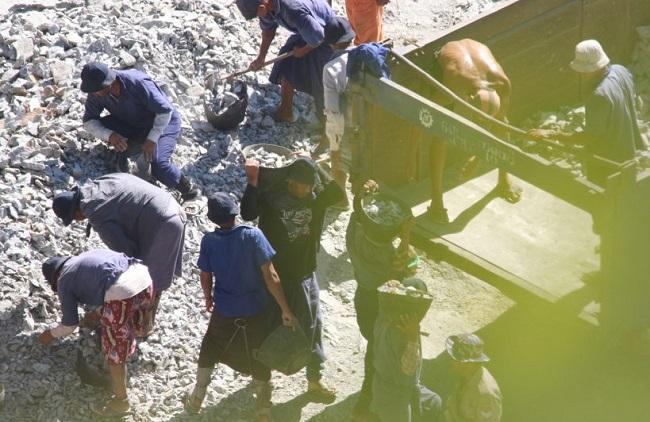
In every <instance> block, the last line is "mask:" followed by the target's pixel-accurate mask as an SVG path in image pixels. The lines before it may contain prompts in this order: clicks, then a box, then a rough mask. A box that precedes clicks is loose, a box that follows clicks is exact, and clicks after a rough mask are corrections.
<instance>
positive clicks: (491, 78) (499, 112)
mask: <svg viewBox="0 0 650 422" xmlns="http://www.w3.org/2000/svg"><path fill="white" fill-rule="evenodd" d="M438 63H439V64H440V67H441V68H442V82H443V83H444V84H445V85H446V86H447V87H448V88H449V89H451V90H452V91H453V92H454V93H456V94H457V95H459V96H460V97H461V98H462V99H464V100H466V101H468V102H470V103H471V104H473V105H475V106H478V107H479V108H481V109H482V110H483V111H485V112H487V113H488V114H490V115H492V116H494V117H496V118H498V119H504V118H505V116H506V113H507V109H508V105H509V103H510V80H509V79H508V77H507V76H506V74H505V72H504V71H503V68H502V67H501V65H500V64H499V63H498V62H497V60H496V59H495V58H494V56H493V55H492V52H491V51H490V49H489V48H488V47H487V46H485V45H484V44H481V43H480V42H478V41H474V40H471V39H464V40H460V41H451V42H449V43H447V44H445V45H444V46H443V47H442V49H441V50H440V54H439V56H438ZM491 92H492V93H493V94H491ZM494 94H496V95H494Z"/></svg>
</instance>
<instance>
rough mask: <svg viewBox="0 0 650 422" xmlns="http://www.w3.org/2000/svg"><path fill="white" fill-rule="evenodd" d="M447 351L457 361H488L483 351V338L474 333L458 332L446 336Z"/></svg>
mask: <svg viewBox="0 0 650 422" xmlns="http://www.w3.org/2000/svg"><path fill="white" fill-rule="evenodd" d="M447 353H449V356H451V358H452V359H453V360H455V361H457V362H479V363H480V362H489V361H490V358H489V357H488V356H487V355H486V354H485V353H483V340H481V338H480V337H479V336H477V335H476V334H471V333H470V334H458V335H455V336H450V337H449V338H447Z"/></svg>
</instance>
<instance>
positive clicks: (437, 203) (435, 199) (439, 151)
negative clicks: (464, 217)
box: [429, 139, 449, 223]
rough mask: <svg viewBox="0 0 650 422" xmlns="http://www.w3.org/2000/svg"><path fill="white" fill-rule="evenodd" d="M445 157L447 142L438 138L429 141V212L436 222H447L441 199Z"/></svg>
mask: <svg viewBox="0 0 650 422" xmlns="http://www.w3.org/2000/svg"><path fill="white" fill-rule="evenodd" d="M446 158H447V143H446V142H444V141H441V140H439V139H434V140H433V141H432V142H431V151H430V155H429V159H430V161H429V163H430V166H431V205H430V206H429V213H430V215H431V217H432V219H433V220H434V221H435V222H438V223H447V222H449V219H448V218H447V210H446V209H445V205H444V202H443V199H442V193H443V192H442V178H443V174H444V171H445V159H446Z"/></svg>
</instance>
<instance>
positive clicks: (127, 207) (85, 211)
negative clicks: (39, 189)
mask: <svg viewBox="0 0 650 422" xmlns="http://www.w3.org/2000/svg"><path fill="white" fill-rule="evenodd" d="M52 209H53V210H54V213H55V214H56V215H57V216H58V217H59V218H61V219H62V220H63V224H64V225H66V226H67V225H70V224H71V223H72V220H77V221H82V220H85V219H86V218H87V219H88V221H89V227H90V228H92V229H93V230H95V231H96V232H97V233H98V234H99V237H100V238H101V239H102V241H104V243H105V244H106V246H108V247H109V248H110V249H112V250H114V251H118V252H123V253H125V254H126V255H127V256H132V257H135V258H138V259H142V260H143V261H144V263H145V265H146V266H147V267H149V272H150V274H151V278H152V279H153V285H154V290H155V298H154V304H153V306H152V308H151V313H150V314H149V315H148V316H147V325H148V331H151V330H153V323H154V319H155V314H156V311H157V309H158V303H159V301H160V296H161V294H162V292H163V291H164V290H166V289H167V288H169V286H171V283H172V280H173V278H174V275H176V276H180V275H181V269H182V258H183V244H184V235H185V222H186V217H185V212H184V211H183V210H182V208H181V206H180V205H179V204H178V202H176V200H175V199H174V198H173V197H172V196H171V194H169V193H168V192H165V191H164V190H162V189H160V188H157V187H156V186H154V185H152V184H151V183H148V182H145V181H144V180H142V179H140V178H138V177H136V176H133V175H131V174H127V173H114V174H107V175H105V176H101V177H98V178H97V179H95V180H91V181H89V182H87V183H86V184H84V185H83V186H81V187H75V188H73V189H72V190H70V191H64V192H61V193H59V194H58V195H56V196H55V198H54V201H53V203H52Z"/></svg>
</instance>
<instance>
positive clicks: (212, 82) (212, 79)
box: [205, 51, 293, 87]
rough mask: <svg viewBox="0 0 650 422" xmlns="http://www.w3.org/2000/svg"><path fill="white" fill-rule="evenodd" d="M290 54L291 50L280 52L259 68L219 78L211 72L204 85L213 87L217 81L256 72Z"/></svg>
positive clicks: (225, 80) (291, 53)
mask: <svg viewBox="0 0 650 422" xmlns="http://www.w3.org/2000/svg"><path fill="white" fill-rule="evenodd" d="M291 56H293V51H288V52H286V53H284V54H280V55H279V56H277V57H274V58H272V59H271V60H267V61H265V62H264V63H262V66H260V68H259V69H255V70H253V69H250V68H249V69H244V70H240V71H238V72H235V73H232V74H230V75H228V76H225V77H221V78H217V77H216V73H212V74H210V75H209V76H208V77H206V78H205V86H206V87H214V85H215V84H218V83H221V82H227V81H229V80H231V79H233V78H236V77H237V76H241V75H244V74H246V73H248V72H256V71H258V70H260V69H262V68H264V67H266V66H268V65H270V64H273V63H277V62H279V61H282V60H284V59H287V58H289V57H291Z"/></svg>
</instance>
